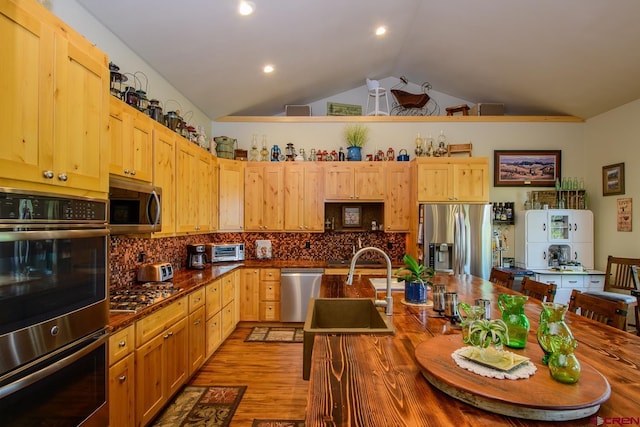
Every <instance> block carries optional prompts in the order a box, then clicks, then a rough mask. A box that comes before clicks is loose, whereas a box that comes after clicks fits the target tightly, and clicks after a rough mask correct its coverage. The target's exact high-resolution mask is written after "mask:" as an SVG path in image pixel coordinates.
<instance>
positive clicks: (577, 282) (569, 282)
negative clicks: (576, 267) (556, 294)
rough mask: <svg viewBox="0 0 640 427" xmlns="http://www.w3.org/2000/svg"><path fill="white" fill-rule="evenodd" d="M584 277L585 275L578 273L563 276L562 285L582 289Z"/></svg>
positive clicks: (562, 286)
mask: <svg viewBox="0 0 640 427" xmlns="http://www.w3.org/2000/svg"><path fill="white" fill-rule="evenodd" d="M584 279H585V277H584V276H578V275H570V276H562V282H561V284H560V287H561V288H570V289H578V290H581V289H582V288H583V287H584Z"/></svg>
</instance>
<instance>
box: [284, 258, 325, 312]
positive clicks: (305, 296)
mask: <svg viewBox="0 0 640 427" xmlns="http://www.w3.org/2000/svg"><path fill="white" fill-rule="evenodd" d="M323 273H324V270H323V269H322V268H283V269H282V270H281V274H280V321H282V322H304V321H305V317H306V316H307V307H308V306H309V299H311V298H318V296H319V295H320V284H321V283H322V274H323Z"/></svg>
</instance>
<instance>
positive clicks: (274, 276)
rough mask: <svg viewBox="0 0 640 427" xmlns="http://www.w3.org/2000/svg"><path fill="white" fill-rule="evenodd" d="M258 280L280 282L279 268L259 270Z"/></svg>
mask: <svg viewBox="0 0 640 427" xmlns="http://www.w3.org/2000/svg"><path fill="white" fill-rule="evenodd" d="M260 280H261V281H262V280H277V281H278V282H279V281H280V269H279V268H261V269H260Z"/></svg>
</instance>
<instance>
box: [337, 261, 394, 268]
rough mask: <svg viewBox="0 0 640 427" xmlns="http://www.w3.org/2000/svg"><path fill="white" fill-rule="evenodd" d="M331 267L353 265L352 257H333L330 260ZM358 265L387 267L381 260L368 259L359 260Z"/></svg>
mask: <svg viewBox="0 0 640 427" xmlns="http://www.w3.org/2000/svg"><path fill="white" fill-rule="evenodd" d="M328 264H329V267H335V266H343V265H344V266H347V267H349V266H350V265H351V260H350V259H332V260H330V261H329V262H328ZM356 267H385V265H384V264H383V263H382V262H380V261H367V260H361V259H359V260H357V261H356Z"/></svg>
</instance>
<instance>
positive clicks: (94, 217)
mask: <svg viewBox="0 0 640 427" xmlns="http://www.w3.org/2000/svg"><path fill="white" fill-rule="evenodd" d="M106 220H107V201H106V200H97V199H82V198H65V197H57V196H52V195H45V194H26V193H20V192H14V191H2V190H0V221H2V222H14V221H19V222H30V221H31V222H73V223H82V222H92V223H105V222H106Z"/></svg>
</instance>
